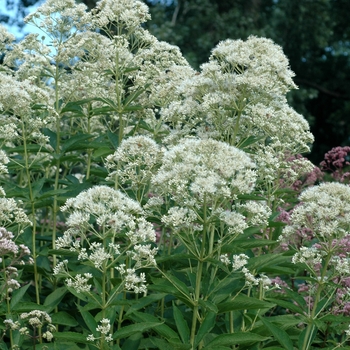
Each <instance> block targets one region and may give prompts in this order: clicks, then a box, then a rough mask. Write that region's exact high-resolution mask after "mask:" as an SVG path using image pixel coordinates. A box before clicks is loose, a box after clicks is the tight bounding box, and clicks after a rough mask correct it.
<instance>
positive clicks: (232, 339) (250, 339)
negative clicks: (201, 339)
mask: <svg viewBox="0 0 350 350" xmlns="http://www.w3.org/2000/svg"><path fill="white" fill-rule="evenodd" d="M267 339H269V337H264V336H261V335H259V334H255V333H233V334H221V335H218V336H217V337H216V338H214V339H213V340H212V341H211V342H210V343H209V344H208V345H207V346H206V347H204V348H203V350H215V349H216V347H217V346H231V345H235V344H239V345H241V344H244V345H248V344H254V343H258V342H262V341H265V340H267Z"/></svg>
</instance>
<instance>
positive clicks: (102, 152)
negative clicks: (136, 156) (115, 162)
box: [92, 147, 113, 158]
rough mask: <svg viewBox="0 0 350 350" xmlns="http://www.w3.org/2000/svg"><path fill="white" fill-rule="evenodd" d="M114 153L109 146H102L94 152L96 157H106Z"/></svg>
mask: <svg viewBox="0 0 350 350" xmlns="http://www.w3.org/2000/svg"><path fill="white" fill-rule="evenodd" d="M112 153H113V150H111V149H110V148H109V147H100V148H98V149H96V150H95V151H94V153H93V155H92V156H93V157H94V158H100V157H106V156H108V155H110V154H112Z"/></svg>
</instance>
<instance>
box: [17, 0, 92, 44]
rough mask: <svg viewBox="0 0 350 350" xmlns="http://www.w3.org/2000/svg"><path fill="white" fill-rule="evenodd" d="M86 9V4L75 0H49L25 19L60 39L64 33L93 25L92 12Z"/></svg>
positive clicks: (67, 34) (68, 33) (70, 32)
mask: <svg viewBox="0 0 350 350" xmlns="http://www.w3.org/2000/svg"><path fill="white" fill-rule="evenodd" d="M86 9H87V7H86V5H84V4H77V3H76V1H75V0H47V1H46V2H45V3H44V4H42V5H41V6H39V7H38V8H37V10H36V11H35V12H34V13H31V14H30V15H28V16H27V17H26V18H25V19H24V21H25V22H26V23H28V22H32V23H34V24H35V25H37V26H38V27H39V28H41V29H43V30H44V31H45V32H46V33H49V34H50V35H52V36H54V37H55V38H56V39H57V40H60V38H61V37H62V36H63V35H66V36H69V35H72V34H73V33H74V32H75V31H77V30H85V29H86V28H89V27H91V14H90V13H88V12H86ZM72 32H73V33H72ZM56 36H57V37H56Z"/></svg>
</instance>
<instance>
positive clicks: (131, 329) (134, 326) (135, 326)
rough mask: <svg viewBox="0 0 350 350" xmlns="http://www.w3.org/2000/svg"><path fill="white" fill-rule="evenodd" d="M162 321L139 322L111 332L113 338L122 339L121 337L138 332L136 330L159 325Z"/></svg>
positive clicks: (142, 330)
mask: <svg viewBox="0 0 350 350" xmlns="http://www.w3.org/2000/svg"><path fill="white" fill-rule="evenodd" d="M162 324H163V322H141V323H136V324H132V325H130V326H125V327H122V328H121V329H118V330H117V331H116V332H114V334H113V339H122V338H128V337H130V336H131V335H133V334H135V333H138V332H141V333H143V332H145V331H148V330H149V329H154V328H156V327H159V326H160V325H162Z"/></svg>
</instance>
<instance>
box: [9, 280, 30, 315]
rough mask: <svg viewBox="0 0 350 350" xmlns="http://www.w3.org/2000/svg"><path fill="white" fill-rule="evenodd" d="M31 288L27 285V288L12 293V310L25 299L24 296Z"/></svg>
mask: <svg viewBox="0 0 350 350" xmlns="http://www.w3.org/2000/svg"><path fill="white" fill-rule="evenodd" d="M29 287H30V284H26V285H25V286H23V287H21V288H19V289H17V290H15V291H14V292H13V293H12V296H11V301H10V308H11V309H14V308H15V307H16V305H17V304H18V303H19V302H20V301H21V300H22V299H23V296H24V294H25V293H26V292H27V290H28V288H29Z"/></svg>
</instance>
